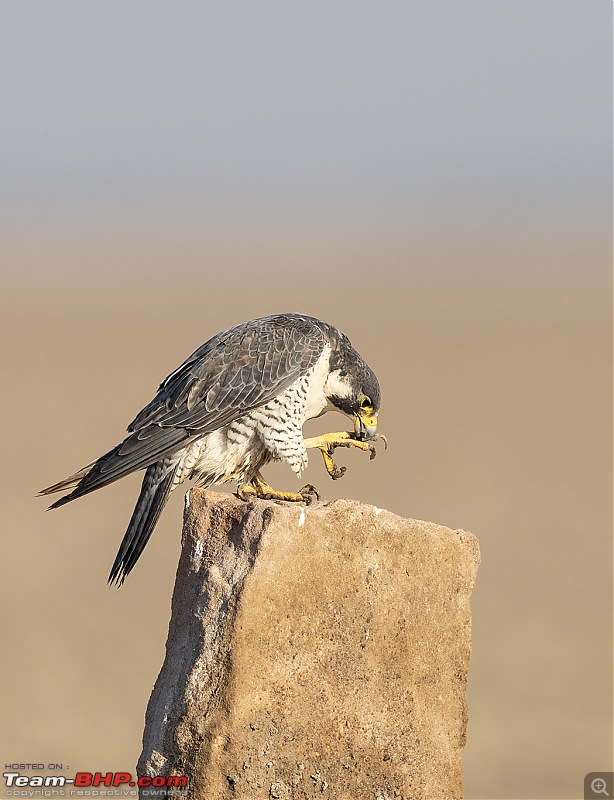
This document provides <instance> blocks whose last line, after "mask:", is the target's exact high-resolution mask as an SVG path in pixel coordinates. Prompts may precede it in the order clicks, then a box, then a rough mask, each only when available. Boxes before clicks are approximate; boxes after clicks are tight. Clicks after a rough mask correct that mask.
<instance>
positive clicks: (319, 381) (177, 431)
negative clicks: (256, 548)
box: [41, 314, 385, 585]
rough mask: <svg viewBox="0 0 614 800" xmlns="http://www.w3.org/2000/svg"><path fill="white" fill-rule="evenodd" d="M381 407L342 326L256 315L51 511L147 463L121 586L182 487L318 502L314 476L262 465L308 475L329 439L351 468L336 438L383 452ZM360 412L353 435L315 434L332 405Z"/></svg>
mask: <svg viewBox="0 0 614 800" xmlns="http://www.w3.org/2000/svg"><path fill="white" fill-rule="evenodd" d="M379 407H380V388H379V384H378V381H377V378H376V377H375V375H374V374H373V372H372V371H371V369H370V368H369V367H368V366H367V364H366V363H365V361H364V360H363V359H362V358H361V357H360V355H359V354H358V353H357V352H356V350H355V349H354V348H353V347H352V345H351V344H350V341H349V339H348V338H347V337H346V336H344V335H343V334H342V333H340V332H339V331H338V330H337V329H336V328H334V327H333V326H332V325H328V324H327V323H325V322H322V321H321V320H318V319H315V318H314V317H308V316H305V315H303V314H279V315H275V316H269V317H263V318H261V319H255V320H251V321H250V322H245V323H243V324H241V325H236V326H235V327H233V328H229V329H228V330H226V331H223V332H222V333H218V334H217V335H216V336H214V337H213V338H211V339H209V341H207V342H205V344H203V345H202V346H201V347H199V348H198V350H196V351H195V352H194V353H192V355H191V356H190V357H189V358H188V359H186V361H184V362H183V364H181V366H180V367H178V368H177V369H176V370H175V371H174V372H171V374H170V375H169V376H168V377H167V378H165V379H164V380H163V381H162V383H161V384H160V386H159V387H158V392H157V394H156V396H155V397H154V399H153V400H152V401H151V402H150V403H149V404H148V405H147V406H145V408H144V409H143V410H142V411H141V412H140V413H139V414H137V416H136V418H135V419H134V421H133V422H131V423H130V425H129V426H128V432H129V435H128V436H127V437H126V438H125V439H124V440H123V441H122V442H121V443H120V444H118V445H117V446H116V447H114V448H113V449H112V450H110V451H109V452H108V453H106V454H105V455H103V456H100V458H98V459H96V461H94V462H92V463H91V464H88V465H87V466H86V467H83V469H80V470H79V471H78V472H76V473H75V474H74V475H71V476H70V477H69V478H66V480H63V481H60V482H59V483H56V484H54V485H53V486H50V487H48V488H47V489H43V490H42V492H41V494H43V495H46V494H51V493H53V492H59V491H66V490H72V491H70V492H69V494H66V495H65V496H64V497H61V498H60V499H59V500H57V501H56V502H55V503H53V505H51V506H50V508H58V507H59V506H62V505H64V504H65V503H68V502H69V501H70V500H75V499H76V498H77V497H81V496H82V495H85V494H88V493H89V492H92V491H94V490H95V489H100V488H101V487H102V486H106V485H107V484H109V483H112V482H113V481H116V480H118V479H119V478H122V477H124V475H128V474H130V473H131V472H135V471H136V470H141V469H144V470H145V476H144V478H143V484H142V487H141V493H140V495H139V498H138V501H137V504H136V507H135V509H134V512H133V514H132V518H131V520H130V523H129V525H128V529H127V531H126V534H125V536H124V538H123V540H122V543H121V545H120V547H119V551H118V553H117V557H116V559H115V563H114V564H113V567H112V568H111V573H110V575H109V583H111V584H112V583H116V584H117V585H121V584H122V583H123V582H124V580H125V578H126V576H127V575H128V573H129V572H130V571H131V570H132V568H133V567H134V565H135V564H136V562H137V560H138V558H139V556H140V555H141V553H142V552H143V549H144V547H145V545H146V544H147V542H148V540H149V537H150V536H151V533H152V531H153V529H154V526H155V524H156V522H157V521H158V518H159V516H160V513H161V511H162V509H163V507H164V504H165V503H166V501H167V499H168V497H169V495H170V493H171V492H172V491H173V489H174V488H175V487H176V486H178V485H179V484H180V483H181V482H182V481H184V480H186V479H190V478H193V479H195V482H196V485H198V486H202V487H206V486H211V485H212V484H214V483H224V482H225V481H230V480H236V481H237V484H238V494H239V497H241V498H243V499H247V498H250V497H261V498H268V499H275V500H288V501H299V502H301V501H302V502H306V503H308V502H310V501H311V499H312V498H313V497H314V496H315V497H318V493H317V491H316V490H315V488H314V487H313V486H311V485H307V486H304V487H303V488H302V489H301V490H300V491H298V492H278V491H275V490H274V489H272V488H271V487H270V486H269V485H268V484H267V482H266V481H265V480H264V478H263V477H262V475H261V473H260V470H261V469H262V467H263V466H264V465H265V464H267V463H268V462H270V461H277V460H279V461H285V462H286V463H288V464H289V465H290V467H291V468H292V469H293V471H294V472H295V473H296V474H297V475H298V476H299V477H300V474H301V472H302V470H303V469H304V468H305V467H306V466H307V449H308V448H312V447H313V448H318V449H319V450H320V451H321V453H322V455H323V458H324V465H325V467H326V469H327V471H328V473H329V475H330V476H331V477H332V478H339V477H341V475H343V473H344V472H345V468H344V467H341V468H339V467H337V466H336V464H335V463H334V461H333V457H332V455H333V451H334V449H335V448H336V447H357V448H359V449H362V450H366V451H369V453H370V457H371V458H373V457H374V455H375V447H374V445H373V443H372V442H373V441H374V440H376V439H378V438H381V439H384V441H385V438H384V437H383V436H381V435H379V436H378V435H377V434H376V428H377V414H378V411H379ZM334 409H336V410H338V411H341V412H343V413H344V414H346V415H347V416H348V417H350V418H351V419H352V420H353V423H354V424H353V430H352V431H351V432H345V431H343V432H341V433H328V434H324V435H323V436H316V437H314V438H311V439H304V438H303V434H302V427H303V423H304V422H305V421H306V420H308V419H312V418H314V417H319V416H320V415H321V414H323V413H324V412H326V411H328V410H334Z"/></svg>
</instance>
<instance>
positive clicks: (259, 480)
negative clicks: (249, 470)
mask: <svg viewBox="0 0 614 800" xmlns="http://www.w3.org/2000/svg"><path fill="white" fill-rule="evenodd" d="M237 494H238V495H239V497H240V498H241V500H248V499H249V497H250V496H252V497H258V498H260V499H261V500H284V501H286V502H290V503H305V504H307V505H309V504H310V503H311V502H312V501H313V500H314V498H315V499H316V500H319V499H320V495H319V493H318V490H317V489H316V488H315V486H312V485H311V484H310V483H308V484H307V485H306V486H303V488H302V489H300V490H299V491H298V492H279V491H277V489H273V487H272V486H269V484H268V483H267V482H266V481H265V479H264V478H263V477H262V475H261V474H260V473H259V472H257V473H256V475H255V476H254V477H253V478H252V480H251V482H250V483H246V484H244V485H243V486H240V487H239V489H238V490H237Z"/></svg>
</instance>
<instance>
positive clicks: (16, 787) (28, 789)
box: [3, 772, 188, 797]
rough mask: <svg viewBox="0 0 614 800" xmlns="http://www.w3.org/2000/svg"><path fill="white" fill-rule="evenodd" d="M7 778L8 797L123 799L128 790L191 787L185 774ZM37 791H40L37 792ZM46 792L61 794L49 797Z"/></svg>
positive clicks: (6, 774)
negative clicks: (134, 788)
mask: <svg viewBox="0 0 614 800" xmlns="http://www.w3.org/2000/svg"><path fill="white" fill-rule="evenodd" d="M3 775H4V785H5V790H6V796H7V797H58V796H59V797H62V796H67V795H68V796H74V797H102V796H104V797H121V796H122V795H124V794H126V792H125V791H122V790H125V789H126V788H128V787H130V788H133V787H137V786H138V787H139V788H141V789H142V788H150V787H151V788H153V787H155V788H165V789H175V790H179V791H181V790H182V789H183V790H185V789H187V785H188V780H187V778H185V777H184V776H182V775H169V776H163V775H155V776H153V777H151V776H149V775H140V776H139V777H134V778H133V777H132V774H131V773H130V772H106V773H102V772H77V774H76V775H75V777H74V778H67V777H66V776H65V775H22V774H21V773H20V772H4V773H3ZM103 787H105V788H103ZM36 789H38V790H39V791H33V790H36ZM46 790H60V791H58V792H57V793H56V792H55V791H54V792H53V794H51V793H49V794H48V793H47V791H46ZM66 790H68V791H66ZM113 790H115V791H113ZM128 794H133V792H128Z"/></svg>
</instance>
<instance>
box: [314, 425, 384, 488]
mask: <svg viewBox="0 0 614 800" xmlns="http://www.w3.org/2000/svg"><path fill="white" fill-rule="evenodd" d="M378 440H381V441H383V442H384V449H387V448H388V440H387V439H386V437H385V436H384V435H383V434H382V433H376V434H375V436H373V437H372V438H371V439H370V440H369V441H363V440H362V439H358V438H357V437H356V434H354V433H349V432H348V431H339V432H338V433H324V434H322V436H314V437H313V438H311V439H305V447H308V448H310V447H313V448H317V449H318V450H319V451H320V452H321V453H322V458H323V459H324V466H325V467H326V471H327V472H328V474H329V475H330V476H331V478H332V479H333V480H334V481H336V480H338V479H339V478H342V477H343V476H344V475H345V473H346V470H347V467H338V466H337V465H336V464H335V462H334V460H333V453H334V451H335V449H336V448H337V447H358V448H359V449H360V450H365V451H366V452H368V453H369V459H370V460H373V459H374V458H375V456H376V455H377V451H376V449H375V445H374V444H373V442H376V441H378Z"/></svg>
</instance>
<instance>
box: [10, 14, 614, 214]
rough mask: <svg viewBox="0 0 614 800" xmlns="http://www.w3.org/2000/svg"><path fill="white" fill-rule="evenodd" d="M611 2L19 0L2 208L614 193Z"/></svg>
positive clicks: (502, 200) (569, 197) (581, 200)
mask: <svg viewBox="0 0 614 800" xmlns="http://www.w3.org/2000/svg"><path fill="white" fill-rule="evenodd" d="M611 15H612V4H611V2H610V0H591V2H586V0H428V1H427V0H420V1H419V2H418V1H417V0H413V1H412V0H402V1H401V0H398V1H397V2H391V1H390V0H383V1H381V2H377V3H374V2H362V1H360V0H359V1H358V2H357V1H356V0H333V1H332V2H331V0H310V2H308V3H296V2H288V0H256V1H255V2H243V3H240V2H221V0H219V1H218V2H203V0H198V1H196V0H182V1H181V2H175V3H171V2H159V1H158V0H105V2H93V1H92V0H53V2H49V0H42V1H40V0H5V2H3V3H2V5H1V6H0V92H1V100H2V109H3V113H2V124H1V146H0V169H1V172H2V175H3V178H2V180H1V182H0V201H1V202H2V206H3V207H4V209H5V210H7V211H10V212H11V216H14V215H15V214H17V215H19V214H22V213H23V214H28V215H29V214H32V213H35V214H36V213H41V212H42V211H44V210H45V209H47V210H49V208H51V207H55V208H63V209H66V210H68V211H70V210H71V209H72V210H74V211H75V212H77V211H83V210H84V209H88V208H91V209H92V210H95V209H96V208H98V207H101V206H109V207H112V208H114V209H116V210H117V211H118V212H120V213H121V212H123V211H124V210H130V208H133V207H138V206H142V205H145V206H147V207H151V208H153V209H158V210H160V209H162V210H164V209H167V208H168V209H175V210H181V209H182V208H188V207H193V206H195V205H196V206H218V207H227V208H233V207H241V208H248V209H249V208H250V207H258V206H267V207H271V206H272V207H275V206H280V207H281V206H286V205H288V204H290V205H296V206H297V207H300V206H307V207H308V206H309V205H313V204H316V205H317V204H324V205H327V204H329V205H332V206H347V205H350V206H351V205H353V204H355V205H356V206H359V207H362V208H370V207H377V206H378V205H379V206H382V207H390V206H395V205H398V204H409V205H412V206H413V205H417V206H423V207H424V206H426V207H428V206H429V205H432V206H434V207H437V206H439V205H445V204H447V203H449V204H450V205H455V204H457V203H459V202H464V203H469V204H471V203H472V202H474V203H477V204H480V203H488V204H492V203H494V204H501V205H502V206H505V205H506V204H509V203H521V204H526V203H529V204H533V205H534V206H535V207H536V208H538V209H539V208H543V207H544V206H547V205H548V204H549V203H554V204H563V205H565V204H571V205H572V206H573V205H574V204H575V205H578V206H587V207H588V206H590V205H591V204H594V203H598V202H603V201H604V199H605V200H606V202H607V198H608V197H609V193H610V172H609V164H610V151H611V50H612V28H611Z"/></svg>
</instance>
